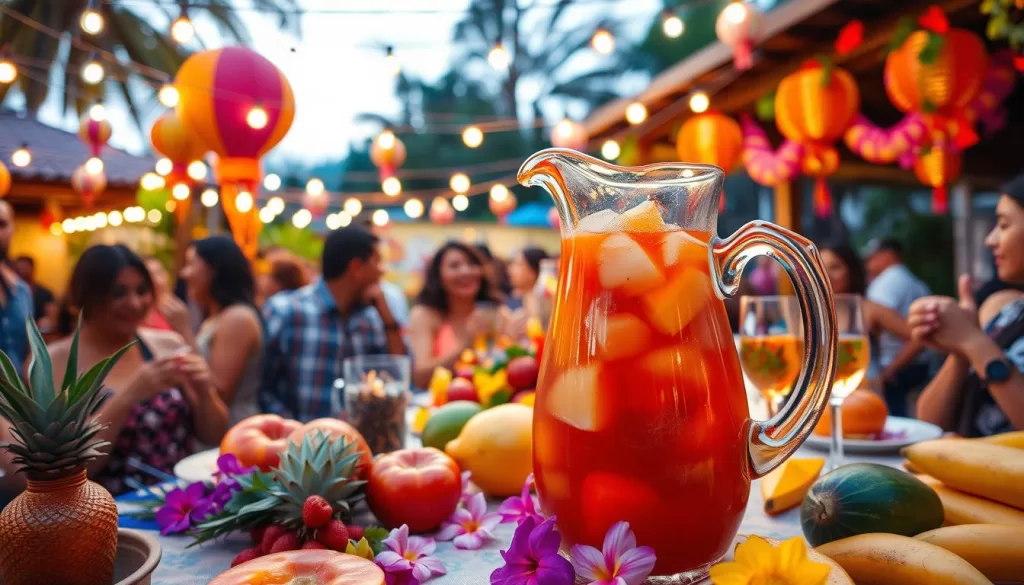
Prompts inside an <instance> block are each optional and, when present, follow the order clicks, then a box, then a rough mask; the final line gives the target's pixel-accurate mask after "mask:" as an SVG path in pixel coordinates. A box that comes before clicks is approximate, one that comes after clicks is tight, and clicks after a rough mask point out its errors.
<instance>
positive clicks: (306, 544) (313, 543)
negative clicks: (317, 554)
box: [302, 540, 327, 550]
mask: <svg viewBox="0 0 1024 585" xmlns="http://www.w3.org/2000/svg"><path fill="white" fill-rule="evenodd" d="M311 548H319V549H324V548H327V547H325V546H324V545H322V544H320V543H319V542H317V541H315V540H307V541H306V542H304V543H302V550H309V549H311Z"/></svg>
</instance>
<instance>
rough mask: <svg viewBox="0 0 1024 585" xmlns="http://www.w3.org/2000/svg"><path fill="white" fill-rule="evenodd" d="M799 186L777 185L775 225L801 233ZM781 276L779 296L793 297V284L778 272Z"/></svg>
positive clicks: (784, 274) (790, 184)
mask: <svg viewBox="0 0 1024 585" xmlns="http://www.w3.org/2000/svg"><path fill="white" fill-rule="evenodd" d="M797 187H798V185H794V183H793V182H785V183H780V184H778V185H776V187H775V223H777V224H778V225H780V226H782V227H784V228H786V229H788V230H791V231H794V232H797V233H800V231H801V230H800V226H801V219H802V218H801V214H800V207H801V205H800V203H801V199H802V198H801V197H800V192H799V189H798V188H797ZM778 275H779V287H778V289H779V294H780V295H791V294H793V283H792V282H791V281H790V280H789V276H788V275H787V274H786V273H785V272H784V271H782V270H780V271H779V272H778Z"/></svg>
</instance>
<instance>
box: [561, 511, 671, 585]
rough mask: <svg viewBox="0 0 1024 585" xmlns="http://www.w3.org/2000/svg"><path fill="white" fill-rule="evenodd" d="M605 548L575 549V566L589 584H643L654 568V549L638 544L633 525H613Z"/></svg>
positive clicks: (606, 538)
mask: <svg viewBox="0 0 1024 585" xmlns="http://www.w3.org/2000/svg"><path fill="white" fill-rule="evenodd" d="M601 548H603V549H604V550H603V551H600V550H597V549H596V548H594V547H592V546H586V545H579V544H577V545H576V546H574V547H572V551H571V553H570V556H571V557H572V566H573V567H574V568H575V569H576V575H577V576H579V577H582V578H583V579H585V580H586V582H587V584H588V585H640V584H641V583H643V582H644V579H646V578H647V575H649V574H650V573H651V570H652V569H653V568H654V561H655V556H654V549H652V548H651V547H649V546H641V547H638V546H637V545H636V537H635V536H633V531H632V530H630V529H629V522H616V523H615V524H614V525H612V527H611V528H610V529H608V534H605V535H604V545H603V546H602V547H601Z"/></svg>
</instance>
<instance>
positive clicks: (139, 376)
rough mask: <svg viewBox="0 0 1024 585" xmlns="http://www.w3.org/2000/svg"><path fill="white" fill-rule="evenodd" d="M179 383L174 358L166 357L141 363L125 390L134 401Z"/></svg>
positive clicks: (145, 398) (139, 400)
mask: <svg viewBox="0 0 1024 585" xmlns="http://www.w3.org/2000/svg"><path fill="white" fill-rule="evenodd" d="M179 383H180V375H179V373H178V365H177V363H176V362H175V358H173V357H166V358H162V359H158V360H154V361H150V362H145V363H144V364H142V366H140V367H139V368H138V369H137V370H135V377H134V378H133V379H132V381H131V382H130V383H129V384H128V388H127V390H126V391H127V393H128V394H130V395H131V397H132V399H133V400H134V401H136V402H141V401H144V400H149V399H150V398H152V397H154V396H156V395H157V394H159V393H161V392H163V391H165V390H169V389H171V388H173V387H174V386H176V385H178V384H179Z"/></svg>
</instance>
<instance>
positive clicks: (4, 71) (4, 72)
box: [0, 59, 67, 231]
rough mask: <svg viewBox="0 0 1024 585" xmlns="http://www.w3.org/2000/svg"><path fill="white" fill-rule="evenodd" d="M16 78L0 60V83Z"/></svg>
mask: <svg viewBox="0 0 1024 585" xmlns="http://www.w3.org/2000/svg"><path fill="white" fill-rule="evenodd" d="M17 78H18V68H17V67H15V66H14V63H11V62H10V61H8V60H7V59H0V83H13V82H14V80H15V79H17ZM64 231H67V230H64Z"/></svg>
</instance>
